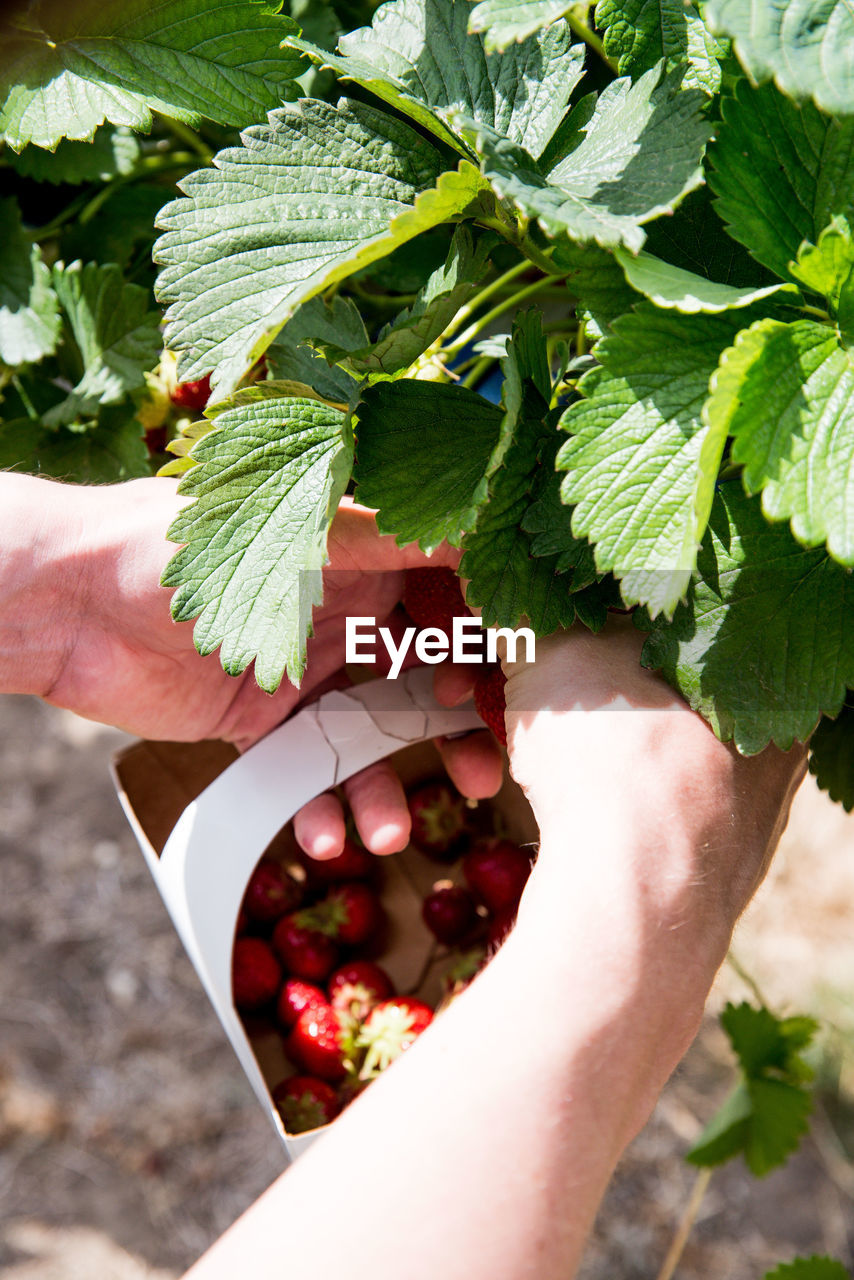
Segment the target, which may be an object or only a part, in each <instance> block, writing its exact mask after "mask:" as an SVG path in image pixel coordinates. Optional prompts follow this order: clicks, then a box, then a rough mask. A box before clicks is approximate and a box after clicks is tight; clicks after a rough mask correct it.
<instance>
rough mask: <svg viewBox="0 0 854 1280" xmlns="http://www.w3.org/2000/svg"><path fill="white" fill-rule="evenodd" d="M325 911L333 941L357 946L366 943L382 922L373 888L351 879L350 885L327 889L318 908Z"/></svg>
mask: <svg viewBox="0 0 854 1280" xmlns="http://www.w3.org/2000/svg"><path fill="white" fill-rule="evenodd" d="M324 907H326V908H327V910H328V911H329V918H330V922H331V924H330V927H332V928H334V930H335V932H334V934H333V936H334V938H335V940H336V942H343V943H345V944H346V945H347V946H348V947H357V946H359V945H360V943H362V942H367V941H368V939H369V938H372V937H373V935H374V934H375V933H377V931H378V930H379V928H380V926H381V925H382V924H384V923H385V912H384V911H383V908H382V906H381V905H380V900H379V898H378V897H377V895H376V894H375V893H374V891H373V889H371V888H369V887H368V885H366V884H360V883H359V881H358V880H354V881H353V882H352V883H351V884H340V885H336V887H335V888H334V889H330V890H329V893H328V894H327V895H326V898H325V900H324V902H322V903H319V904H318V908H319V909H323V908H324Z"/></svg>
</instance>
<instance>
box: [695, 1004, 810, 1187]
mask: <svg viewBox="0 0 854 1280" xmlns="http://www.w3.org/2000/svg"><path fill="white" fill-rule="evenodd" d="M721 1023H722V1024H723V1027H724V1030H725V1031H726V1032H727V1034H728V1036H729V1038H730V1040H731V1042H732V1047H733V1049H734V1050H735V1052H736V1054H737V1055H738V1059H739V1066H740V1068H741V1076H742V1079H741V1082H740V1083H739V1085H738V1086H737V1087H736V1089H735V1090H734V1091H733V1093H732V1094H730V1096H729V1098H728V1099H727V1100H726V1102H725V1103H724V1105H723V1106H722V1107H721V1109H720V1110H719V1111H718V1112H717V1114H716V1115H715V1116H714V1117H713V1118H712V1120H711V1122H710V1123H709V1125H707V1127H706V1129H705V1131H704V1132H703V1133H702V1134H701V1135H700V1138H699V1139H698V1141H697V1143H696V1144H695V1145H694V1146H693V1147H692V1149H691V1150H690V1151H689V1152H688V1156H687V1159H688V1160H690V1161H691V1162H692V1163H693V1164H699V1165H716V1164H722V1163H723V1161H725V1160H729V1159H732V1157H733V1156H735V1155H738V1154H742V1155H743V1156H744V1158H745V1161H746V1162H747V1165H748V1168H749V1169H750V1171H751V1172H752V1173H753V1174H754V1175H755V1176H756V1177H758V1178H761V1177H763V1176H764V1175H765V1174H766V1173H770V1171H771V1170H772V1169H774V1168H776V1167H777V1166H778V1165H781V1164H783V1163H784V1162H785V1160H786V1159H787V1158H788V1156H789V1155H791V1153H792V1152H793V1151H794V1150H796V1148H797V1147H798V1145H799V1143H800V1140H801V1138H802V1137H803V1134H804V1133H805V1132H806V1128H807V1116H808V1115H809V1111H810V1106H811V1100H810V1096H809V1094H808V1093H807V1091H806V1090H805V1089H804V1087H803V1083H804V1081H806V1080H808V1079H810V1077H811V1075H812V1072H811V1070H810V1068H809V1067H808V1066H807V1065H806V1063H805V1062H804V1060H803V1058H802V1057H801V1056H800V1053H801V1050H802V1049H804V1048H806V1047H807V1045H809V1043H810V1042H811V1040H812V1039H813V1037H814V1035H815V1033H816V1031H817V1030H818V1023H816V1022H815V1021H814V1019H812V1018H806V1017H792V1018H782V1019H781V1018H775V1017H774V1015H773V1014H772V1013H771V1012H770V1011H769V1010H768V1009H766V1008H759V1009H754V1008H751V1006H750V1005H748V1004H741V1005H733V1004H728V1005H727V1006H726V1008H725V1010H724V1012H723V1013H722V1015H721Z"/></svg>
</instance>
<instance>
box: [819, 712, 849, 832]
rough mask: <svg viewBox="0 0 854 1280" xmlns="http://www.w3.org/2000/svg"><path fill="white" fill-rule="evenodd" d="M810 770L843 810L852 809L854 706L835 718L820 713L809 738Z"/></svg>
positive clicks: (847, 811)
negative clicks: (813, 731)
mask: <svg viewBox="0 0 854 1280" xmlns="http://www.w3.org/2000/svg"><path fill="white" fill-rule="evenodd" d="M810 773H811V774H813V775H814V777H815V780H816V782H817V783H818V785H819V786H820V787H821V789H822V791H826V792H827V794H828V795H829V796H830V798H831V800H835V801H836V802H837V803H838V804H841V805H842V807H843V808H844V809H845V812H846V813H850V812H851V811H852V809H854V707H851V706H848V705H847V704H846V705H845V706H844V707H843V708H842V710H841V711H840V713H839V715H838V716H837V717H836V719H835V720H831V719H829V718H828V717H827V716H823V717H822V719H821V720H820V721H819V725H818V728H817V729H816V731H815V733H814V734H813V736H812V738H811V739H810Z"/></svg>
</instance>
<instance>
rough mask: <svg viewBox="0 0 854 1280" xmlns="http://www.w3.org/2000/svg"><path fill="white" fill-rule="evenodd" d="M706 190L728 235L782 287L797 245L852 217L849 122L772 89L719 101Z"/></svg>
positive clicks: (743, 87)
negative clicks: (712, 195)
mask: <svg viewBox="0 0 854 1280" xmlns="http://www.w3.org/2000/svg"><path fill="white" fill-rule="evenodd" d="M721 111H722V117H723V118H722V121H721V124H720V125H719V127H718V130H717V134H716V141H715V143H714V145H713V147H712V148H711V152H710V155H711V161H712V172H711V173H710V175H709V183H710V185H711V187H712V190H713V191H714V193H715V195H716V196H717V197H718V199H717V204H716V208H717V212H718V214H719V216H720V217H721V218H722V219H723V221H724V222H725V223H726V224H727V229H728V231H729V233H730V235H731V236H733V238H734V239H735V240H737V241H738V242H739V243H740V244H743V245H745V246H746V247H747V248H748V249H749V250H750V252H751V254H752V255H753V257H754V258H756V260H757V261H758V262H761V263H763V264H764V265H765V266H767V267H770V268H771V270H772V271H773V272H774V273H775V274H776V275H777V276H779V277H780V278H782V279H784V280H788V279H791V278H792V277H791V274H790V271H789V264H790V262H791V261H792V260H793V259H794V258H796V257H797V253H798V249H799V248H800V245H801V243H802V241H804V240H808V241H810V243H811V244H815V243H816V242H817V241H818V237H819V235H820V233H821V232H822V231H823V230H824V228H825V227H826V226H827V224H828V223H829V222H830V220H831V217H832V216H833V215H834V214H840V215H842V216H845V217H849V218H851V216H852V214H854V162H853V161H852V155H854V118H849V119H842V120H833V119H831V118H830V117H828V116H826V115H823V114H822V113H821V112H820V111H819V110H818V109H817V108H816V107H814V106H813V105H812V103H809V102H805V103H802V104H800V105H798V104H797V103H794V102H792V101H791V99H789V98H787V97H786V96H785V95H784V94H782V93H780V91H779V90H778V89H777V88H776V87H775V86H774V85H763V86H762V88H759V89H754V88H751V86H750V85H748V84H747V83H746V81H743V80H742V81H740V82H739V83H738V84H737V85H736V89H735V94H734V96H731V97H725V98H724V99H723V102H722V106H721Z"/></svg>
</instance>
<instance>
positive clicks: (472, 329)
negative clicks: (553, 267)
mask: <svg viewBox="0 0 854 1280" xmlns="http://www.w3.org/2000/svg"><path fill="white" fill-rule="evenodd" d="M550 278H553V277H549V276H543V277H541V278H540V279H539V280H535V281H534V282H533V284H529V285H526V286H525V288H524V289H520V290H519V291H518V292H517V293H513V294H511V295H510V297H509V298H502V300H501V302H499V303H498V305H497V306H495V307H493V308H492V310H491V311H487V313H486V315H484V316H481V317H480V318H479V319H478V320H475V322H474V324H470V325H469V327H468V328H467V329H466V330H465V332H464V333H461V334H460V336H459V337H458V338H457V340H456V342H452V343H451V345H450V346H449V347H444V348H443V351H442V354H443V355H445V356H450V355H454V354H455V353H456V352H457V351H460V350H462V348H463V347H464V346H466V344H467V343H469V342H471V341H472V339H473V338H476V337H477V335H478V334H479V333H483V331H484V329H487V328H488V327H489V325H491V324H492V322H493V320H497V319H498V317H499V316H500V315H503V314H504V312H505V311H510V310H511V308H512V309H513V310H518V308H519V305H520V303H522V302H524V301H525V299H526V298H530V297H531V296H532V294H535V293H538V292H539V290H540V289H542V288H543V287H544V286H545V285H546V284H547V282H548V280H549V279H550Z"/></svg>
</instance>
